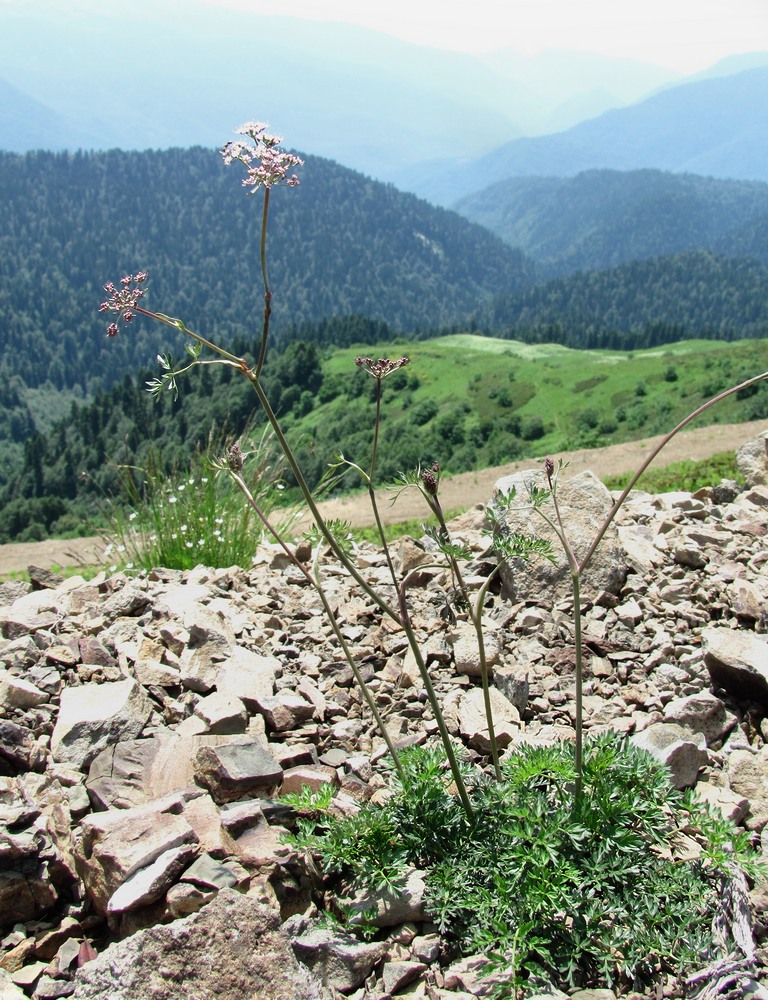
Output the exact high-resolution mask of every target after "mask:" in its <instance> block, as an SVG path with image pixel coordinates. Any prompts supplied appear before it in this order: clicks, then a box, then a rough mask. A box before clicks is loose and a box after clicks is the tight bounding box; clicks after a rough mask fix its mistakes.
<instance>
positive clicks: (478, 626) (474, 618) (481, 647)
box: [422, 491, 501, 781]
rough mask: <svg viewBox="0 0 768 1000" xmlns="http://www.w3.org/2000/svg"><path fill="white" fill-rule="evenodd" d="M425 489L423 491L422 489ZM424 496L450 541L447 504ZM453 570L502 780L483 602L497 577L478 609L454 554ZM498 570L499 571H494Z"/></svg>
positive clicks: (496, 769) (493, 756) (497, 772)
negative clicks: (472, 636) (470, 631)
mask: <svg viewBox="0 0 768 1000" xmlns="http://www.w3.org/2000/svg"><path fill="white" fill-rule="evenodd" d="M422 492H423V491H422ZM424 497H425V499H426V501H427V503H428V504H429V507H430V509H431V510H432V513H433V514H434V515H435V517H436V518H437V521H438V524H439V525H440V531H441V532H442V534H443V536H444V537H445V539H446V540H449V539H450V532H449V531H448V525H447V524H446V521H445V514H444V513H443V506H442V504H441V503H440V500H439V498H438V497H437V495H432V494H430V493H426V492H424ZM448 559H449V562H450V565H451V572H452V573H453V576H454V579H455V580H456V585H457V586H458V588H459V591H460V593H461V596H462V598H463V600H464V603H465V605H466V607H467V613H468V614H469V620H470V621H471V622H472V625H473V627H474V629H475V635H476V636H477V653H478V657H479V659H480V678H481V681H482V685H483V707H484V709H485V721H486V723H487V725H488V741H489V743H490V744H491V759H492V761H493V770H494V773H495V775H496V779H497V780H498V781H501V766H500V765H499V746H498V743H497V741H496V727H495V726H494V724H493V708H492V707H491V688H490V678H489V670H488V660H487V658H486V655H485V636H484V634H483V601H484V599H485V595H486V594H487V593H488V587H489V585H490V582H491V580H492V579H493V576H494V573H491V575H490V576H489V577H488V579H487V580H486V582H485V584H484V586H483V587H482V588H481V589H480V594H479V596H478V600H477V603H476V604H475V607H474V610H473V607H472V602H471V601H470V599H469V591H468V590H467V586H466V584H465V583H464V577H463V575H462V572H461V567H460V566H459V563H458V560H457V559H456V558H455V557H454V556H452V555H451V556H449V557H448ZM494 572H495V571H494Z"/></svg>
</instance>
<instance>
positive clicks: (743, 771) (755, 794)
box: [728, 745, 768, 830]
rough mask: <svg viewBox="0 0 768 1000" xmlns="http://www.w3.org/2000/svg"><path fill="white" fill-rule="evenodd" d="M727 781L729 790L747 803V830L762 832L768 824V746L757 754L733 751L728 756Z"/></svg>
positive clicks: (747, 751)
mask: <svg viewBox="0 0 768 1000" xmlns="http://www.w3.org/2000/svg"><path fill="white" fill-rule="evenodd" d="M728 780H729V782H730V786H731V790H732V791H733V792H735V793H736V794H737V795H743V796H744V798H746V799H747V800H748V802H749V812H748V813H747V818H746V825H747V827H748V829H750V830H762V829H763V827H764V826H765V825H766V823H768V745H766V746H763V747H761V748H760V750H758V752H757V753H753V752H752V751H750V750H734V751H733V752H732V753H731V754H729V756H728Z"/></svg>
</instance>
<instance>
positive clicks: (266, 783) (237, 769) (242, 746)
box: [195, 737, 283, 802]
mask: <svg viewBox="0 0 768 1000" xmlns="http://www.w3.org/2000/svg"><path fill="white" fill-rule="evenodd" d="M195 776H196V779H197V781H198V782H199V783H200V784H201V785H203V786H204V787H205V788H207V789H208V790H209V791H210V793H211V795H212V796H213V798H214V800H215V801H216V802H232V801H234V800H235V799H241V798H244V797H245V796H247V795H260V794H265V795H268V794H270V793H271V792H272V791H273V790H274V789H275V788H276V787H277V786H278V785H279V784H280V782H281V781H282V776H283V770H282V768H281V767H280V765H279V764H278V763H277V761H276V760H275V758H274V757H273V756H272V754H271V753H270V751H269V750H268V749H267V747H266V746H265V745H264V744H263V743H262V742H261V740H258V739H251V738H249V737H242V738H241V739H238V740H235V741H233V742H231V743H226V744H224V745H223V746H218V747H200V749H199V750H198V751H197V753H196V755H195Z"/></svg>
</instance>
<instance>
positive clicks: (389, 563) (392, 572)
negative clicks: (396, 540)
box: [367, 379, 398, 590]
mask: <svg viewBox="0 0 768 1000" xmlns="http://www.w3.org/2000/svg"><path fill="white" fill-rule="evenodd" d="M381 383H382V379H376V417H375V420H374V424H373V447H372V448H371V469H370V472H369V474H368V480H367V485H368V499H369V500H370V504H371V510H372V511H373V516H374V518H375V519H376V529H377V531H378V533H379V539H380V540H381V547H382V549H383V550H384V556H385V558H386V560H387V568H388V569H389V575H390V576H391V577H392V584H393V586H394V588H395V590H397V587H398V583H397V574H396V573H395V567H394V565H393V563H392V556H391V554H390V551H389V543H388V542H387V536H386V533H385V531H384V525H383V523H382V520H381V515H380V514H379V504H378V501H377V500H376V490H375V488H374V477H375V475H376V457H377V452H378V445H379V425H380V422H381Z"/></svg>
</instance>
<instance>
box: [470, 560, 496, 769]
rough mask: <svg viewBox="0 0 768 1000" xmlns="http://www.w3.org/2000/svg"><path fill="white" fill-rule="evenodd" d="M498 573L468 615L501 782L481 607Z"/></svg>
mask: <svg viewBox="0 0 768 1000" xmlns="http://www.w3.org/2000/svg"><path fill="white" fill-rule="evenodd" d="M498 571H499V567H498V566H496V567H495V568H494V569H492V570H491V572H490V573H489V574H488V576H487V577H486V579H485V582H484V583H483V585H482V587H481V588H480V590H479V591H478V594H477V600H476V601H475V610H474V614H473V615H472V614H470V617H471V618H472V623H473V625H474V626H475V632H476V633H477V649H478V653H479V656H480V678H481V680H482V683H483V703H484V705H485V718H486V720H487V722H488V739H489V741H490V744H491V758H492V760H493V771H494V774H495V775H496V780H497V781H501V777H502V776H501V765H500V764H499V746H498V743H497V741H496V730H495V728H494V725H493V709H492V707H491V683H490V682H491V677H490V671H489V669H488V659H487V657H486V655H485V634H484V632H483V605H484V604H485V597H486V594H487V593H488V588H489V587H490V585H491V580H493V578H494V576H495V575H496V574H497V573H498Z"/></svg>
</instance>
